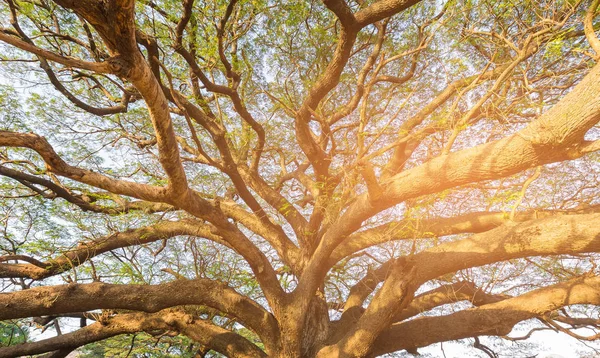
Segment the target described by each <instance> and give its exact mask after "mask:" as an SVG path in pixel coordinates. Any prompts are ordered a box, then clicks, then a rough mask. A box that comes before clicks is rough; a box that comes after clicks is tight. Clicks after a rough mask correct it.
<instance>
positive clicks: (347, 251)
mask: <svg viewBox="0 0 600 358" xmlns="http://www.w3.org/2000/svg"><path fill="white" fill-rule="evenodd" d="M597 212H600V205H593V206H590V207H587V208H583V209H574V210H529V211H522V212H515V216H514V218H513V219H512V220H511V219H510V216H509V213H506V212H474V213H469V214H464V215H460V216H455V217H450V218H432V219H424V220H420V219H417V218H407V219H405V220H403V221H399V222H390V223H386V224H383V225H380V226H377V227H374V228H371V229H367V230H364V231H360V232H358V233H355V234H352V235H350V236H349V237H348V238H347V239H345V240H344V241H343V242H342V243H341V244H340V246H338V247H337V248H336V249H335V251H334V252H333V253H332V255H331V259H330V265H332V266H333V265H335V264H336V263H337V262H339V261H340V260H342V259H343V258H345V257H348V256H350V255H352V254H354V253H356V252H358V251H360V250H364V249H366V248H369V247H372V246H375V245H379V244H383V243H386V242H390V241H396V240H412V239H419V238H433V237H442V236H447V235H456V234H466V233H480V232H485V231H488V230H492V229H494V228H496V227H498V226H501V225H503V224H506V223H507V222H509V221H514V222H524V221H528V220H533V219H541V218H545V217H550V216H561V215H573V214H586V213H597Z"/></svg>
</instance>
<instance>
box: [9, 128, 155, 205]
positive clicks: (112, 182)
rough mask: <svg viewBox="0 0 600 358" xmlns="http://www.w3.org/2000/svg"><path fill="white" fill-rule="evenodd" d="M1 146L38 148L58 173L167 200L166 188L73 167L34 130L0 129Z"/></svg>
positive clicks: (105, 187)
mask: <svg viewBox="0 0 600 358" xmlns="http://www.w3.org/2000/svg"><path fill="white" fill-rule="evenodd" d="M0 146H2V147H22V148H30V149H33V150H35V151H36V152H37V153H38V154H39V155H40V156H41V157H42V159H43V160H44V162H45V163H46V168H47V169H48V170H49V171H50V172H52V173H55V174H57V175H60V176H63V177H65V178H69V179H72V180H75V181H78V182H81V183H84V184H88V185H91V186H94V187H97V188H100V189H103V190H106V191H109V192H111V193H114V194H120V195H126V196H131V197H133V198H138V199H142V200H148V201H154V202H162V201H164V200H165V199H166V194H167V193H166V192H165V189H164V188H161V187H156V186H152V185H146V184H138V183H134V182H128V181H124V180H116V179H112V178H109V177H107V176H104V175H102V174H99V173H96V172H93V171H91V170H85V169H81V168H77V167H73V166H71V165H69V164H67V163H66V162H65V161H64V160H62V158H60V157H59V156H58V154H56V152H55V151H54V149H53V148H52V146H51V145H50V144H49V143H48V141H46V139H45V138H44V137H41V136H39V135H36V134H33V133H27V134H25V133H16V132H8V131H0Z"/></svg>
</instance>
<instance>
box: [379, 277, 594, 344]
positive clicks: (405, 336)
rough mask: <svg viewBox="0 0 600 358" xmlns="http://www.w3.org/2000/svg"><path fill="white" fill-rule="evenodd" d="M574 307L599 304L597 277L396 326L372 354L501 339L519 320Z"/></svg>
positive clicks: (568, 282) (380, 340) (579, 279)
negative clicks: (459, 341) (467, 340)
mask: <svg viewBox="0 0 600 358" xmlns="http://www.w3.org/2000/svg"><path fill="white" fill-rule="evenodd" d="M574 304H593V305H598V304H600V278H599V277H596V276H594V277H579V278H576V279H573V280H570V281H567V282H563V283H559V284H556V285H553V286H549V287H544V288H541V289H538V290H535V291H532V292H529V293H526V294H524V295H521V296H518V297H515V298H510V299H507V300H504V301H501V302H497V303H493V304H487V305H484V306H482V307H479V308H473V309H468V310H464V311H461V312H457V313H453V314H450V315H447V316H441V317H422V318H417V319H414V320H411V321H407V322H403V323H399V324H395V325H393V326H392V327H391V328H390V329H388V330H387V331H385V332H384V333H383V334H382V335H381V336H380V337H379V338H378V339H377V341H376V342H375V344H374V345H373V347H374V350H373V352H372V353H373V354H374V355H381V354H385V353H390V352H394V351H398V350H402V349H411V348H418V347H425V346H428V345H430V344H433V343H437V342H445V341H451V340H457V339H461V338H468V337H473V336H481V335H491V336H504V335H507V334H508V333H510V331H511V330H512V328H513V327H514V325H516V324H517V323H519V322H521V321H524V320H527V319H530V318H535V317H541V316H543V315H544V314H545V313H548V312H552V311H554V310H557V309H559V308H561V307H565V306H569V305H574Z"/></svg>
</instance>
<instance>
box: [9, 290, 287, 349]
mask: <svg viewBox="0 0 600 358" xmlns="http://www.w3.org/2000/svg"><path fill="white" fill-rule="evenodd" d="M174 292H177V294H176V295H174V294H173V293H174ZM115 297H118V298H119V299H118V300H115ZM182 305H206V306H209V307H213V308H216V309H218V310H220V311H222V312H225V313H227V314H229V315H231V316H233V317H236V318H238V319H239V322H240V323H242V324H243V325H245V326H246V327H248V328H250V329H251V330H253V331H254V332H255V333H256V334H258V335H259V336H260V337H261V340H262V341H263V342H264V343H265V345H267V346H269V345H270V344H274V342H276V337H277V335H278V330H277V323H276V321H275V318H274V317H273V316H272V315H271V314H270V313H268V312H266V311H265V310H264V309H263V308H262V307H261V306H260V305H258V304H257V303H255V302H254V301H252V300H251V299H249V298H248V297H245V296H243V295H241V294H239V293H237V292H236V291H235V290H233V289H232V288H230V287H228V286H227V285H225V284H224V283H221V282H218V281H213V280H209V279H194V280H176V281H173V282H169V283H164V284H159V285H115V284H105V283H99V282H96V283H90V284H69V285H59V286H51V287H38V288H32V289H28V290H23V291H17V292H11V293H2V294H0V320H6V319H16V318H24V317H38V316H48V315H55V314H60V313H69V312H85V311H91V310H96V309H125V310H134V311H144V312H158V311H159V310H162V309H165V308H169V307H175V306H182Z"/></svg>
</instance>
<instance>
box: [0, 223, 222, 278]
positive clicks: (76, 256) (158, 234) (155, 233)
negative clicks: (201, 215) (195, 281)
mask: <svg viewBox="0 0 600 358" xmlns="http://www.w3.org/2000/svg"><path fill="white" fill-rule="evenodd" d="M211 231H212V229H211V227H210V225H208V224H205V223H202V222H200V221H198V220H180V221H164V222H160V223H158V224H155V225H152V226H148V227H143V228H139V229H131V230H127V231H124V232H118V233H114V234H111V235H108V236H105V237H103V238H100V239H98V240H93V241H91V242H80V243H79V244H78V245H77V247H76V248H74V249H72V250H70V251H67V252H66V253H64V254H62V255H61V256H58V257H57V258H55V259H51V260H49V261H46V262H39V261H37V260H36V261H37V263H33V262H31V264H30V265H23V264H0V278H7V277H9V278H10V277H28V278H32V279H35V280H41V279H43V278H47V277H50V276H53V275H57V274H59V273H62V272H65V271H67V270H70V269H72V268H75V267H77V266H79V265H81V264H83V263H84V262H86V261H88V260H90V259H91V258H93V257H95V256H98V255H100V254H102V253H105V252H108V251H112V250H115V249H118V248H123V247H129V246H133V245H142V244H147V243H150V242H155V241H159V240H165V239H169V238H172V237H175V236H179V235H191V236H198V237H203V238H207V239H209V240H211V241H214V242H217V243H219V244H221V245H225V246H229V245H228V244H227V243H226V242H225V241H224V240H223V239H222V238H220V237H219V236H217V235H214V234H213V233H212V232H211ZM11 259H12V260H14V259H15V258H13V257H6V256H5V257H3V256H0V262H2V261H7V260H11ZM18 259H19V260H22V261H27V260H25V259H24V258H18Z"/></svg>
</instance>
